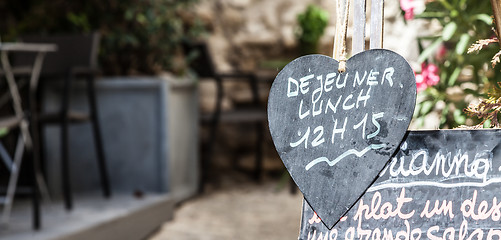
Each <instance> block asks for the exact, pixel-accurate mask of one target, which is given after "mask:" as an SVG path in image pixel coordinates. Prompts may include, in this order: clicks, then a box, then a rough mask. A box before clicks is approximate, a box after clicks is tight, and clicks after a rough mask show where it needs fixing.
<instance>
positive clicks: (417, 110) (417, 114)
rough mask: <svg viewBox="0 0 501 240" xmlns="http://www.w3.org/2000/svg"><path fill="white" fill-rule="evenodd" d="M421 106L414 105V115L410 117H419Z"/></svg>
mask: <svg viewBox="0 0 501 240" xmlns="http://www.w3.org/2000/svg"><path fill="white" fill-rule="evenodd" d="M421 106H422V105H421V104H416V108H415V109H414V114H413V115H412V117H414V118H416V117H417V116H419V112H420V111H421Z"/></svg>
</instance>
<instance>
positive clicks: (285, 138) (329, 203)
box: [268, 49, 416, 226]
mask: <svg viewBox="0 0 501 240" xmlns="http://www.w3.org/2000/svg"><path fill="white" fill-rule="evenodd" d="M338 65H339V64H338V62H337V61H336V60H334V59H332V58H330V57H327V56H323V55H308V56H303V57H300V58H297V59H295V60H294V61H292V62H290V63H289V64H287V66H286V67H285V68H284V69H282V71H280V73H279V74H278V75H277V77H276V79H275V81H274V82H273V85H272V87H271V89H270V95H269V98H268V122H269V127H270V133H271V136H272V138H273V142H274V144H275V147H276V149H277V152H278V154H279V155H280V158H281V159H282V161H283V162H284V164H285V166H286V167H287V170H288V171H289V172H290V174H291V176H292V178H293V179H294V181H295V182H296V184H297V185H298V186H299V189H300V190H301V192H302V193H303V195H304V196H305V198H306V199H307V200H308V202H309V203H310V204H311V206H313V208H314V209H315V210H316V212H317V214H318V216H319V217H320V218H321V219H322V220H323V222H324V223H326V224H328V225H331V226H332V225H334V223H335V222H337V221H338V220H339V218H340V217H341V216H342V215H343V214H344V213H346V211H347V210H348V209H349V208H350V207H351V206H352V205H353V203H355V201H356V200H357V199H358V198H359V197H360V196H361V195H362V194H363V192H364V191H365V190H366V189H367V187H368V186H369V184H370V183H372V182H373V181H374V179H375V178H376V177H377V176H378V174H379V173H380V172H381V170H382V169H383V168H384V166H385V164H386V163H387V162H388V161H389V160H390V158H391V156H392V154H393V153H394V152H395V151H396V150H397V149H398V147H399V145H400V142H401V141H402V138H403V137H404V135H405V133H406V130H407V128H408V125H409V122H410V120H411V117H412V113H413V110H414V106H415V98H416V82H415V80H414V73H413V71H412V68H411V67H410V66H409V64H408V63H407V62H406V61H405V59H404V58H403V57H401V56H400V55H398V54H396V53H394V52H391V51H389V50H384V49H375V50H369V51H365V52H362V53H359V54H356V55H354V56H352V57H351V58H350V59H348V60H347V67H346V71H345V72H343V73H339V72H338V71H337V69H338ZM334 208H335V209H334Z"/></svg>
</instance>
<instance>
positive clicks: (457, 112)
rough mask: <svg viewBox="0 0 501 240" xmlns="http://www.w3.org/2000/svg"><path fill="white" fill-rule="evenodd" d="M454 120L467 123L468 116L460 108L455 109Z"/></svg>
mask: <svg viewBox="0 0 501 240" xmlns="http://www.w3.org/2000/svg"><path fill="white" fill-rule="evenodd" d="M453 115H454V121H455V122H456V123H457V124H459V125H462V124H465V122H466V117H465V116H464V114H463V112H462V111H461V110H459V109H456V110H454V114H453Z"/></svg>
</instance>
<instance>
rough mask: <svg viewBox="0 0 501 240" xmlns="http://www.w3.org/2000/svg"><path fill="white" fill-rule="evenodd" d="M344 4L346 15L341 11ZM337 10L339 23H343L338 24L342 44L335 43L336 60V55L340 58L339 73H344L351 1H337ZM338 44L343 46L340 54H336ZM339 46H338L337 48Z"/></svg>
mask: <svg viewBox="0 0 501 240" xmlns="http://www.w3.org/2000/svg"><path fill="white" fill-rule="evenodd" d="M342 2H344V3H345V4H344V14H341V9H342V4H341V3H342ZM337 9H338V13H337V15H338V18H337V21H338V23H341V25H339V24H338V26H339V27H341V31H339V33H340V36H336V37H340V40H341V42H340V43H338V42H336V41H335V42H334V44H335V46H334V58H336V55H337V56H339V59H337V60H338V61H339V67H338V72H340V73H342V72H345V71H346V60H347V59H346V33H347V31H348V15H349V12H350V0H338V1H337ZM338 44H341V46H340V48H339V52H336V51H337V50H338V47H339V46H338ZM336 45H337V46H336Z"/></svg>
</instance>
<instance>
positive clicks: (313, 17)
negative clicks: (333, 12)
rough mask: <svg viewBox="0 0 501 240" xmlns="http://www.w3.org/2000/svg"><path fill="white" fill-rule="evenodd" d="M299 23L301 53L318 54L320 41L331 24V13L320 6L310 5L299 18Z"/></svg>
mask: <svg viewBox="0 0 501 240" xmlns="http://www.w3.org/2000/svg"><path fill="white" fill-rule="evenodd" d="M297 21H298V23H299V33H298V39H299V44H300V47H301V48H302V50H301V52H302V53H303V54H306V53H314V52H316V51H317V46H318V41H319V40H320V37H322V35H323V34H324V31H325V28H326V27H327V24H328V22H329V13H328V12H327V11H325V10H323V9H321V8H320V7H318V6H315V5H308V7H307V8H306V11H305V12H303V13H301V14H299V15H298V16H297Z"/></svg>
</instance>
